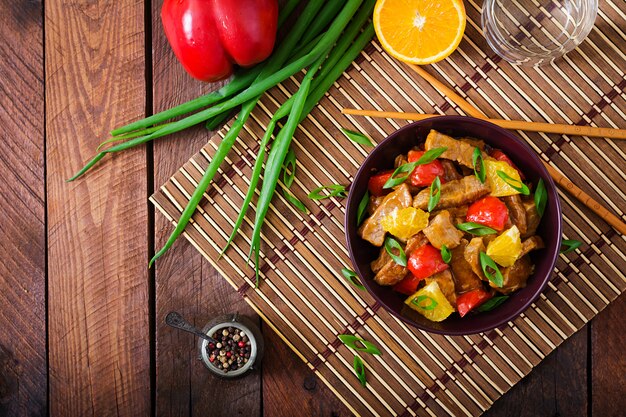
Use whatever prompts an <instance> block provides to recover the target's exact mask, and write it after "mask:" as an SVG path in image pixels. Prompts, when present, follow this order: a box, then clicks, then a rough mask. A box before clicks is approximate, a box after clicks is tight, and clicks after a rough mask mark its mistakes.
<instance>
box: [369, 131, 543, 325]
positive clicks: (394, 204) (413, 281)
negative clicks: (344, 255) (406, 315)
mask: <svg viewBox="0 0 626 417" xmlns="http://www.w3.org/2000/svg"><path fill="white" fill-rule="evenodd" d="M416 142H417V141H416ZM394 165H395V170H389V171H381V172H377V173H375V174H373V175H372V176H371V177H370V179H369V183H368V193H367V194H366V196H365V197H364V199H366V198H367V199H368V200H363V202H362V206H363V210H366V212H365V213H364V216H363V217H365V219H364V220H363V222H362V223H361V225H360V227H359V230H358V233H359V236H360V237H361V238H362V239H364V240H366V241H368V242H369V243H371V244H372V245H374V246H377V247H380V248H381V249H380V255H379V256H378V258H377V259H375V260H374V261H373V262H372V263H371V268H372V271H373V272H374V280H375V281H376V283H378V284H379V285H384V286H389V287H391V288H392V289H393V290H394V291H396V292H398V293H399V294H401V295H404V296H406V297H407V298H406V300H405V304H406V305H407V306H408V307H410V308H412V309H414V310H416V311H417V312H418V313H420V314H422V315H423V316H424V317H426V318H427V319H429V320H432V321H442V320H444V319H446V318H447V317H449V316H450V315H451V314H452V313H455V312H456V313H458V314H459V316H461V317H465V316H467V315H468V314H469V313H470V312H472V314H475V313H479V312H481V311H488V310H491V309H493V308H495V307H497V306H498V305H500V304H501V303H502V302H505V301H506V299H507V298H508V296H509V295H510V294H511V293H513V292H515V291H517V290H519V289H520V288H524V287H525V286H526V281H527V280H528V278H529V277H530V276H531V275H532V273H533V269H534V264H533V262H532V260H531V257H530V256H529V253H530V252H531V251H534V250H538V249H541V248H543V247H544V243H543V240H542V239H541V237H539V236H538V235H536V231H537V227H538V225H539V222H540V219H541V214H543V211H544V209H545V204H546V201H545V200H546V192H545V187H544V184H543V181H542V180H540V181H539V183H537V184H536V185H535V186H533V185H532V184H526V183H525V177H524V174H523V173H522V172H521V171H520V170H519V169H518V168H517V167H516V166H515V164H514V163H513V162H512V161H511V160H510V159H509V158H508V156H507V155H505V154H504V153H503V152H502V151H500V150H498V149H493V148H491V147H489V146H488V145H486V144H485V143H484V142H483V141H482V140H478V139H474V138H467V137H462V138H452V137H450V136H447V135H444V134H442V133H439V132H437V131H434V130H431V131H430V133H429V134H428V136H427V138H426V141H425V142H424V143H423V144H422V145H420V146H416V147H414V148H413V149H412V150H410V151H409V152H408V154H403V155H398V156H397V157H396V159H395V164H394ZM531 188H534V193H533V192H531Z"/></svg>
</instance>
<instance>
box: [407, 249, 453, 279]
mask: <svg viewBox="0 0 626 417" xmlns="http://www.w3.org/2000/svg"><path fill="white" fill-rule="evenodd" d="M407 267H408V269H409V271H411V273H412V274H413V275H414V276H415V278H417V279H420V280H421V279H424V278H428V277H429V276H431V275H433V274H436V273H437V272H441V271H444V270H446V269H448V264H447V263H445V262H444V261H443V259H442V258H441V251H440V250H439V249H436V248H435V247H434V246H433V245H430V244H427V245H424V246H420V247H419V248H417V249H415V250H414V251H413V252H412V253H411V256H409V260H408V262H407Z"/></svg>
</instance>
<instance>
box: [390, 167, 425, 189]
mask: <svg viewBox="0 0 626 417" xmlns="http://www.w3.org/2000/svg"><path fill="white" fill-rule="evenodd" d="M416 166H417V161H415V162H408V163H406V164H402V165H400V166H399V167H398V168H396V170H395V171H393V174H391V177H389V179H388V180H387V182H386V183H385V185H383V188H385V189H386V188H393V187H395V186H396V185H400V184H402V183H403V182H404V181H406V180H407V178H409V175H411V173H412V172H413V170H414V169H415V167H416ZM400 174H406V175H402V176H400V177H398V176H397V175H400Z"/></svg>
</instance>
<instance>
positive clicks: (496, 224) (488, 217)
mask: <svg viewBox="0 0 626 417" xmlns="http://www.w3.org/2000/svg"><path fill="white" fill-rule="evenodd" d="M508 219H509V210H508V209H507V208H506V204H504V203H503V202H502V201H500V199H499V198H497V197H492V196H487V197H484V198H481V199H480V200H477V201H475V202H474V203H472V205H471V206H469V208H468V209H467V215H466V216H465V220H466V221H468V222H474V223H479V224H482V225H485V226H488V227H491V228H493V229H496V230H497V231H502V229H504V225H505V224H506V222H507V220H508Z"/></svg>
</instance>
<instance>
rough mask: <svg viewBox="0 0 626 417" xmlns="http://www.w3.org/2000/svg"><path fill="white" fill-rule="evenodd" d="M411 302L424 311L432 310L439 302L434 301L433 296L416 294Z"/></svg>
mask: <svg viewBox="0 0 626 417" xmlns="http://www.w3.org/2000/svg"><path fill="white" fill-rule="evenodd" d="M425 302H426V303H425ZM411 304H413V305H415V306H417V308H420V309H422V310H426V311H428V310H434V309H435V307H437V306H438V305H439V303H438V302H437V301H435V299H434V298H432V297H429V296H427V295H418V296H417V297H416V298H414V299H412V300H411Z"/></svg>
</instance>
